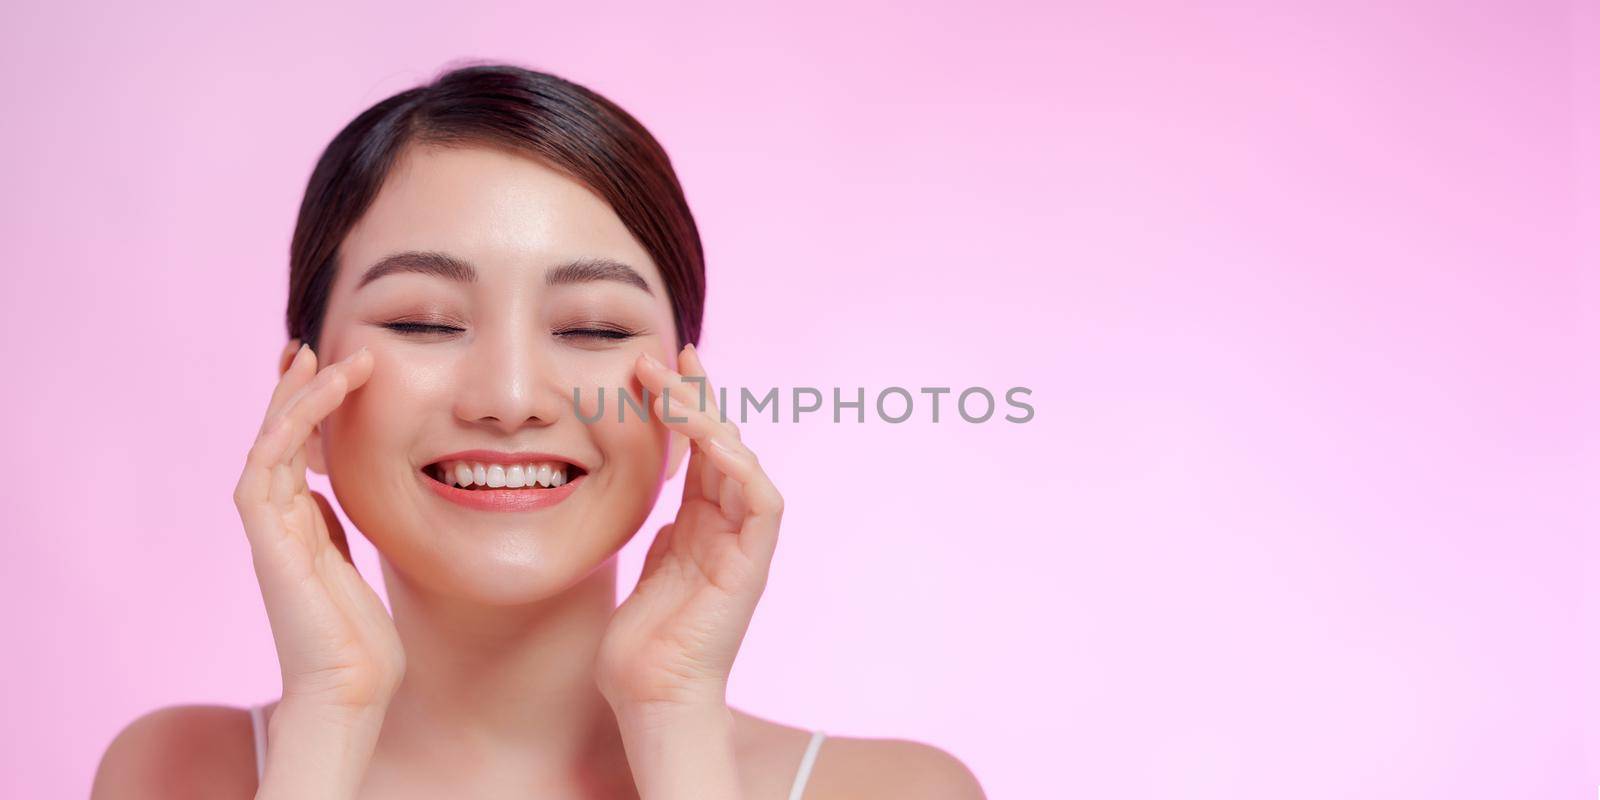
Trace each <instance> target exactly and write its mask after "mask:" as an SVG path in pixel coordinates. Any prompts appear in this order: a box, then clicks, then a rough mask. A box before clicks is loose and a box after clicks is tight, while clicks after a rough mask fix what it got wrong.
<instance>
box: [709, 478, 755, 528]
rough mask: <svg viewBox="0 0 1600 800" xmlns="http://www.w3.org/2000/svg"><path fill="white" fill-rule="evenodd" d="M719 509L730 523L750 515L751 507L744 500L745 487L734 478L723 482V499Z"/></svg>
mask: <svg viewBox="0 0 1600 800" xmlns="http://www.w3.org/2000/svg"><path fill="white" fill-rule="evenodd" d="M717 507H718V508H719V509H720V510H721V511H722V516H723V517H724V518H725V519H727V520H729V521H730V522H738V521H740V520H742V519H744V518H745V516H746V515H747V514H749V513H750V505H749V504H748V503H746V502H745V499H744V486H743V485H741V484H740V483H739V482H738V481H736V480H733V479H732V478H728V479H725V480H723V482H722V499H721V502H720V503H719V504H718V506H717Z"/></svg>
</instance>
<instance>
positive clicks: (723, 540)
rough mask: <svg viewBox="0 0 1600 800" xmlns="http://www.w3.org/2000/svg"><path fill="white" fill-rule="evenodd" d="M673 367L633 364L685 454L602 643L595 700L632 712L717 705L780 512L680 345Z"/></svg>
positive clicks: (689, 352) (760, 586)
mask: <svg viewBox="0 0 1600 800" xmlns="http://www.w3.org/2000/svg"><path fill="white" fill-rule="evenodd" d="M678 363H679V365H680V367H681V368H682V369H683V373H682V374H681V375H680V374H679V373H677V372H674V371H673V370H672V369H670V368H668V367H667V366H665V365H663V364H661V363H660V362H659V361H656V360H655V359H653V358H651V357H650V356H648V355H641V356H640V357H639V359H638V362H637V363H636V365H635V369H636V371H637V374H638V376H639V380H640V383H642V384H643V385H644V388H645V389H646V390H648V392H649V396H650V400H651V403H650V407H651V408H652V409H653V413H654V414H655V415H656V417H657V418H658V419H660V420H661V421H662V422H663V423H665V424H666V425H667V426H668V427H669V428H671V429H672V430H675V431H677V432H679V433H682V434H683V435H685V436H687V437H689V441H690V455H689V464H688V472H687V473H686V474H685V475H684V482H683V502H682V504H681V505H680V507H679V508H678V516H677V519H676V520H675V521H673V522H672V523H671V524H668V525H666V526H664V527H662V528H661V530H660V532H658V533H657V534H656V538H655V541H654V542H653V543H652V544H651V546H650V550H649V553H648V554H647V555H646V556H645V562H644V570H643V572H642V573H641V575H640V578H639V583H638V586H637V587H636V588H635V589H634V591H633V594H632V595H631V596H630V597H628V599H627V600H626V601H624V602H623V603H622V605H621V606H619V607H618V608H617V611H616V614H615V615H614V616H613V617H612V619H611V624H610V627H609V628H607V630H606V632H605V636H604V638H603V639H602V641H601V644H600V649H599V654H598V660H597V663H596V679H597V682H598V684H599V687H600V690H601V693H602V694H604V695H605V697H606V699H607V700H608V701H610V703H611V706H612V708H613V709H615V710H617V711H618V713H619V715H621V714H624V713H625V714H626V715H628V716H631V717H637V716H639V715H641V714H642V715H648V716H651V717H656V718H660V717H661V715H662V714H666V715H668V716H670V715H671V714H672V713H674V712H676V711H680V710H688V711H690V712H691V713H692V712H694V711H696V710H702V709H708V708H725V706H724V703H725V699H724V690H725V689H726V686H727V681H728V672H729V671H730V670H731V669H732V667H733V659H734V656H735V655H736V654H737V653H738V650H739V644H740V642H741V641H743V639H744V634H745V630H746V629H747V628H748V627H749V625H750V617H751V615H752V614H754V613H755V608H756V602H757V601H758V600H760V598H761V593H762V591H763V590H764V589H765V588H766V585H767V573H768V569H769V567H770V566H771V564H772V554H773V550H774V549H775V548H776V547H777V543H778V523H779V521H780V520H781V518H782V517H783V497H782V496H781V495H779V494H778V490H777V487H775V486H773V485H772V481H771V480H770V479H768V478H767V474H766V473H765V472H764V471H762V469H761V465H760V464H759V463H757V461H756V456H755V453H752V452H751V451H750V448H748V447H746V446H745V445H744V443H743V442H742V441H741V440H740V437H739V430H738V428H737V427H735V426H734V424H733V423H732V422H731V421H723V420H722V419H721V414H720V413H719V412H718V410H717V406H716V403H715V402H714V400H713V398H712V395H713V392H712V389H711V386H710V384H709V383H708V382H707V383H699V384H698V385H697V383H695V382H689V381H685V380H684V376H685V375H687V376H690V377H691V378H693V377H698V378H701V379H704V378H705V375H706V373H705V367H704V365H702V364H701V363H700V356H699V353H697V352H695V350H694V347H693V346H692V345H691V346H687V347H685V348H684V349H683V352H682V353H680V354H679V358H678ZM666 392H670V406H669V407H663V402H664V400H663V398H664V396H665V394H666ZM702 396H703V397H705V403H704V405H703V406H702V404H701V402H700V398H701V397H702Z"/></svg>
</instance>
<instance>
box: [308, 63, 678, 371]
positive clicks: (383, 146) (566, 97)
mask: <svg viewBox="0 0 1600 800" xmlns="http://www.w3.org/2000/svg"><path fill="white" fill-rule="evenodd" d="M411 144H433V145H446V146H458V145H459V146H470V145H487V146H499V147H503V148H510V149H512V150H514V151H516V152H519V153H522V154H526V155H530V156H533V157H535V158H538V159H540V160H541V161H542V162H544V163H545V164H547V165H549V166H551V167H552V168H554V169H557V170H559V171H561V172H563V173H565V174H566V175H568V176H569V177H571V178H572V179H573V180H576V181H578V182H579V183H582V184H584V185H586V186H588V187H589V188H590V189H591V190H593V191H594V192H595V193H596V194H598V195H600V196H601V197H602V198H604V199H605V200H606V202H608V203H610V204H611V208H612V210H613V211H615V212H616V214H617V217H618V218H620V219H621V220H622V223H623V224H624V225H626V226H627V228H628V230H629V231H630V232H632V233H633V236H634V238H636V239H638V241H639V244H640V245H642V246H643V247H644V250H645V252H647V253H649V254H650V258H651V259H653V260H654V261H655V264H656V268H657V269H659V270H660V272H661V277H662V279H663V280H664V281H665V282H666V285H667V295H668V298H669V299H670V300H671V302H672V311H673V316H674V318H675V319H676V321H677V332H678V345H679V346H682V345H683V344H685V343H696V344H698V343H699V340H700V321H701V317H702V315H703V313H704V308H705V293H706V277H705V254H704V252H703V251H702V249H701V246H700V232H699V229H698V228H696V227H695V224H694V216H693V215H692V214H691V213H690V212H689V204H688V202H687V201H685V200H684V197H683V189H682V187H680V186H679V185H678V176H677V174H676V173H675V172H673V169H672V162H671V161H670V160H669V159H668V158H667V153H666V151H665V150H664V149H662V147H661V145H660V143H658V142H657V141H656V140H655V137H653V136H651V135H650V132H649V131H647V130H645V128H644V126H643V125H641V124H639V121H638V120H636V119H634V118H633V117H632V116H631V115H629V114H628V112H626V111H623V110H622V109H621V108H619V107H618V106H617V105H616V104H615V103H612V102H611V101H610V100H607V99H606V98H604V97H601V96H600V95H598V94H596V93H594V92H592V91H590V90H589V89H586V88H584V87H582V86H579V85H578V84H575V83H572V82H570V81H567V80H564V79H562V78H558V77H556V76H555V75H551V74H548V73H544V72H536V71H534V70H529V69H525V68H522V67H518V66H512V65H509V64H474V65H468V66H462V67H457V68H455V69H449V70H448V71H446V72H443V73H441V74H440V75H439V76H438V77H436V78H434V80H433V81H432V82H431V83H428V84H427V85H425V86H418V87H416V88H413V89H407V90H406V91H403V92H400V93H399V94H396V95H394V96H393V97H390V98H388V99H386V100H383V101H381V102H379V103H378V104H376V105H374V106H372V107H371V108H369V109H367V110H366V111H363V112H361V114H360V115H359V116H357V117H356V118H355V119H354V120H353V121H351V123H350V124H349V125H346V126H345V127H344V130H341V131H339V135H337V136H335V137H333V141H332V142H330V143H329V144H328V148H327V149H326V150H324V151H323V153H322V157H321V158H320V159H318V160H317V166H316V169H314V170H313V171H312V173H311V180H310V182H309V183H308V184H307V185H306V194H305V198H304V199H303V200H302V201H301V203H300V217H299V219H298V221H296V223H295V229H294V239H293V241H292V243H291V244H290V246H289V307H288V314H287V320H286V321H287V323H288V328H289V337H290V338H295V339H300V340H301V341H303V342H305V343H307V344H309V345H311V348H312V349H313V350H316V348H317V340H318V338H319V336H320V335H321V332H322V322H323V315H324V313H325V312H326V310H327V306H328V292H329V291H330V290H331V289H332V287H333V278H334V275H335V274H336V270H337V268H338V258H339V245H340V243H341V242H343V241H344V237H345V235H346V234H348V233H349V232H350V228H351V227H352V226H354V225H355V223H356V221H357V220H359V219H360V218H361V215H362V214H364V213H366V211H367V208H368V207H369V206H370V205H371V204H372V201H373V199H374V198H376V197H377V194H378V190H379V188H381V187H382V186H383V182H384V179H385V177H387V175H388V173H389V169H390V167H391V166H392V165H393V164H394V162H395V160H396V157H397V156H398V155H399V154H400V153H401V152H403V151H404V150H405V148H406V147H407V146H408V145H411Z"/></svg>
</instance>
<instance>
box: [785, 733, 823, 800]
mask: <svg viewBox="0 0 1600 800" xmlns="http://www.w3.org/2000/svg"><path fill="white" fill-rule="evenodd" d="M825 738H827V735H826V734H824V733H823V732H822V731H813V732H812V734H811V742H810V743H809V744H807V745H806V754H805V755H803V756H801V757H800V769H799V770H798V771H796V772H795V775H794V786H792V787H790V789H789V800H800V796H801V795H803V794H805V792H806V781H809V780H811V767H812V766H814V765H815V764H816V763H817V751H818V750H820V749H821V748H822V740H823V739H825Z"/></svg>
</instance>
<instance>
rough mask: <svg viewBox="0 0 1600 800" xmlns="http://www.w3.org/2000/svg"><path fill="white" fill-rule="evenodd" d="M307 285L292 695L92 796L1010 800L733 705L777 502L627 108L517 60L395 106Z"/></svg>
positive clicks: (345, 157) (159, 738)
mask: <svg viewBox="0 0 1600 800" xmlns="http://www.w3.org/2000/svg"><path fill="white" fill-rule="evenodd" d="M290 284H291V288H290V296H289V309H288V328H289V335H290V338H291V341H290V342H289V344H288V346H286V347H285V348H284V351H283V353H282V356H281V357H280V359H279V365H278V367H279V372H280V375H281V378H280V381H279V383H278V385H277V388H276V389H275V391H274V392H273V394H272V397H271V400H270V402H269V404H268V407H267V411H266V414H265V419H264V420H263V423H262V425H261V428H260V431H259V435H258V438H257V439H256V441H255V443H254V444H253V446H252V447H251V449H250V452H249V455H248V457H247V459H246V464H245V468H244V471H243V473H242V474H241V476H240V479H239V482H238V486H237V488H236V491H235V493H234V500H235V503H236V505H237V506H238V509H239V514H240V518H241V520H242V521H243V523H244V528H245V532H246V534H247V536H248V538H249V541H250V546H251V553H252V558H253V561H254V565H255V570H256V575H257V578H258V580H259V581H260V584H261V592H262V597H263V599H264V600H265V602H266V606H267V615H268V618H269V620H270V623H271V627H272V633H273V637H274V639H275V641H276V645H277V650H278V658H279V663H280V667H281V671H282V675H283V696H282V698H281V699H280V700H278V701H275V702H273V703H270V704H267V705H265V706H262V707H255V708H251V709H248V710H246V709H237V708H224V707H215V706H181V707H173V708H167V709H162V710H159V711H156V712H153V713H151V714H148V715H146V716H144V717H141V718H140V719H138V720H136V721H134V722H133V723H132V724H130V725H129V726H128V727H127V728H126V729H124V731H123V732H122V733H121V734H120V735H119V736H118V737H117V739H116V740H115V741H114V742H113V743H112V744H111V746H110V747H109V748H108V750H107V752H106V754H105V756H104V758H103V759H102V763H101V766H100V770H99V774H98V775H97V776H96V781H95V788H94V796H95V797H97V798H108V799H109V798H128V797H162V798H172V797H185V796H195V797H201V796H203V797H207V798H216V797H248V796H251V795H252V794H254V796H256V797H267V798H322V797H383V798H409V797H419V798H438V797H582V798H589V797H594V798H601V797H605V798H610V797H647V798H680V797H681V798H731V797H745V798H783V797H791V798H792V797H800V796H802V794H803V796H804V797H807V798H829V797H927V798H973V797H982V792H981V790H980V789H979V787H978V785H977V782H976V781H975V780H974V779H973V777H972V775H971V773H970V772H969V771H968V770H967V769H966V768H965V767H964V766H963V765H962V764H961V763H960V762H959V761H957V760H956V759H954V758H953V757H951V756H950V755H948V754H946V753H944V752H943V751H941V750H938V749H936V748H933V747H930V746H927V745H922V744H917V743H913V742H907V741H900V740H871V739H854V738H844V737H824V736H823V735H822V734H821V733H820V732H813V731H808V730H802V729H798V728H793V727H789V726H786V725H781V724H777V723H775V722H771V721H767V720H764V719H761V718H758V717H755V716H752V715H750V714H747V713H745V712H742V711H737V710H733V709H730V708H729V707H728V706H727V704H726V702H725V699H724V688H725V686H726V683H727V678H728V673H729V670H730V669H731V667H732V664H733V660H734V656H735V654H736V652H737V650H738V647H739V643H740V641H741V640H742V639H743V636H744V632H745V630H746V628H747V626H748V624H749V622H750V619H751V614H752V613H753V612H754V609H755V605H756V602H757V600H758V599H759V598H760V595H761V592H762V590H763V588H764V585H765V583H766V577H767V574H768V569H769V566H770V564H771V560H772V556H773V552H774V548H775V547H776V543H777V536H778V527H779V520H780V518H781V516H782V513H783V500H782V497H781V496H780V495H779V492H778V490H777V489H776V488H775V487H774V486H773V483H772V481H771V480H770V479H769V478H768V477H767V475H766V474H765V472H764V471H763V470H762V468H761V465H760V463H759V462H758V461H757V459H756V456H755V455H754V454H753V453H752V452H751V451H750V449H749V448H748V447H747V446H745V445H744V444H743V443H742V442H741V441H740V438H739V432H738V429H737V428H736V427H735V426H734V425H733V424H732V423H731V422H727V421H723V420H722V419H721V414H720V413H719V412H718V409H717V407H716V404H715V402H714V400H715V398H716V393H715V391H714V390H713V391H704V392H703V391H702V390H703V389H704V388H705V384H704V381H705V376H706V372H705V367H704V365H703V364H702V363H701V360H700V357H699V355H698V354H697V353H696V352H695V350H694V347H693V344H694V342H695V341H696V340H697V339H698V338H699V333H700V322H701V315H702V305H703V297H704V292H705V280H704V261H703V255H702V252H701V247H700V240H699V234H698V232H697V230H696V227H695V223H694V219H693V217H692V216H691V214H690V211H689V208H688V205H687V203H686V202H685V200H684V198H683V193H682V190H681V189H680V187H679V184H678V181H677V178H676V175H675V174H674V172H673V170H672V167H671V164H670V162H669V161H668V158H667V156H666V153H665V152H664V151H663V150H662V149H661V147H660V145H659V144H658V143H657V142H656V141H655V140H654V138H653V137H651V135H650V134H649V133H648V132H647V131H646V130H645V129H644V128H643V127H642V126H640V125H639V123H638V122H637V121H635V120H634V119H633V118H632V117H631V116H629V115H628V114H627V113H626V112H624V111H623V110H622V109H620V108H618V107H617V106H615V105H614V104H612V103H610V102H609V101H607V100H606V99H604V98H602V97H599V96H598V95H596V94H594V93H592V92H590V91H588V90H587V89H584V88H583V87H581V86H577V85H574V84H572V83H570V82H567V81H564V80H562V79H560V78H557V77H554V76H551V75H547V74H543V73H537V72H531V71H528V70H524V69H521V68H517V67H511V66H472V67H466V68H461V69H457V70H454V71H451V72H448V73H446V74H444V75H442V76H440V77H439V78H438V79H437V80H436V81H434V82H433V83H432V84H430V85H428V86H424V87H419V88H416V89H411V90H408V91H405V92H402V93H400V94H398V95H395V96H394V97H391V98H389V99H387V100H384V101H383V102H381V103H378V104H377V105H375V106H374V107H372V108H371V109H369V110H367V111H366V112H364V113H362V114H361V115H360V116H359V117H357V118H356V119H355V121H354V122H352V123H351V124H350V125H349V126H348V127H346V128H345V129H344V130H343V131H342V132H340V134H339V135H338V136H337V137H336V138H335V139H334V140H333V142H332V143H331V144H330V145H329V147H328V149H327V151H326V152H325V153H324V154H323V156H322V158H321V160H320V161H319V163H318V164H317V167H316V169H315V171H314V172H313V175H312V177H311V180H310V184H309V186H308V187H307V190H306V195H305V199H304V201H303V204H302V206H301V209H300V216H299V220H298V224H297V227H296V230H295V235H294V239H293V244H292V247H291V273H290ZM302 343H303V344H302ZM624 387H625V388H626V390H627V392H628V394H627V396H623V393H622V392H621V391H619V388H624ZM702 398H704V400H705V402H702V401H701V400H702ZM630 401H631V402H633V403H637V405H636V406H630V404H629V403H630ZM645 408H648V409H649V410H648V412H643V413H635V410H642V409H645ZM630 409H634V410H630ZM685 459H686V463H685ZM308 467H309V468H310V469H313V470H315V471H317V472H318V473H321V474H325V475H327V476H328V478H329V481H330V483H331V485H332V487H333V492H334V494H335V495H336V496H337V497H338V499H339V503H340V505H341V506H342V507H343V508H344V510H345V512H346V514H347V515H348V517H349V518H350V520H351V521H352V522H353V523H354V524H356V525H357V526H358V527H359V528H360V529H361V531H362V532H363V533H364V534H366V535H367V536H368V538H369V539H370V540H371V541H372V542H373V544H374V545H375V546H376V548H377V549H378V551H379V554H380V556H381V564H382V569H383V578H384V582H385V585H386V586H387V588H388V593H389V597H390V602H391V605H392V607H393V610H394V613H393V617H392V618H391V616H390V615H389V613H388V612H387V611H386V610H385V608H384V606H383V605H382V603H381V602H380V601H379V598H378V596H377V595H376V593H375V592H374V591H373V590H372V588H371V587H370V586H369V585H368V584H367V583H366V582H365V581H364V579H363V578H362V577H361V576H360V575H359V574H358V573H357V572H356V570H355V568H354V565H353V564H352V563H351V562H350V560H349V549H348V546H347V544H346V540H345V535H344V533H343V531H342V530H341V528H340V525H339V522H338V520H337V518H336V517H335V516H334V514H333V512H332V508H331V505H330V503H329V502H328V500H327V499H326V498H325V497H323V496H322V495H321V494H319V493H316V492H312V491H309V490H308V489H307V487H306V482H305V470H306V469H307V468H308ZM680 468H683V469H686V470H687V473H686V474H685V480H684V492H683V498H682V501H681V504H680V507H679V510H678V514H677V517H676V520H675V521H674V522H673V523H672V524H669V525H667V526H665V527H663V528H662V529H661V530H660V531H659V532H657V533H656V534H655V538H654V540H653V543H652V545H651V547H650V550H649V554H648V556H647V557H646V561H645V565H644V570H643V574H642V577H641V579H640V581H639V583H638V586H637V588H636V590H635V591H634V592H633V593H632V594H631V595H630V596H629V597H628V598H627V599H626V600H625V601H624V602H623V603H622V604H621V605H620V606H618V605H617V604H616V600H615V598H616V583H617V569H616V559H615V556H616V553H617V551H618V550H619V549H620V548H621V547H622V546H623V545H624V544H625V543H626V542H627V541H628V540H629V539H630V538H631V537H632V536H633V535H634V534H635V533H636V532H637V531H638V530H639V528H640V526H641V525H642V524H643V523H644V521H645V519H646V517H647V516H648V514H649V513H650V511H651V509H652V507H653V506H654V504H655V501H656V498H657V495H658V494H659V492H660V489H661V485H662V483H663V482H664V481H665V480H666V479H668V478H670V477H671V476H672V475H673V474H674V473H675V472H676V471H677V470H678V469H680Z"/></svg>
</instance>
